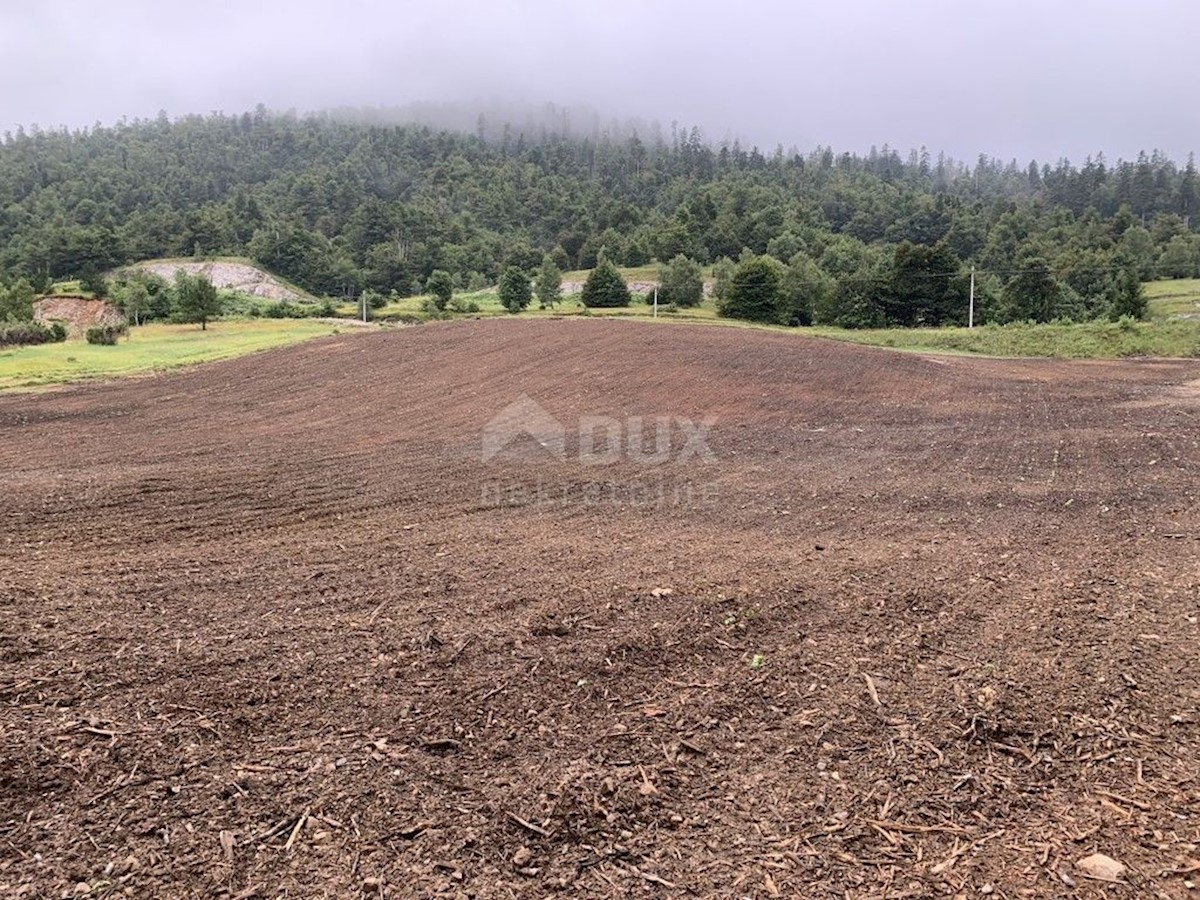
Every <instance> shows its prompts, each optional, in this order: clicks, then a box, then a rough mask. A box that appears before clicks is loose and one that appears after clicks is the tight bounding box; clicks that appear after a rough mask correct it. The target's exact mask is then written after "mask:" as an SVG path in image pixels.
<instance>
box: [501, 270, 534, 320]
mask: <svg viewBox="0 0 1200 900" xmlns="http://www.w3.org/2000/svg"><path fill="white" fill-rule="evenodd" d="M531 299H533V292H532V291H531V290H530V289H529V276H528V275H527V274H525V270H524V269H521V268H518V267H517V266H509V267H508V268H506V269H505V270H504V274H503V275H501V276H500V303H501V305H503V307H504V308H505V309H507V310H508V311H509V312H510V313H519V312H520V311H521V310H523V309H524V308H525V307H527V306H528V305H529V301H530V300H531Z"/></svg>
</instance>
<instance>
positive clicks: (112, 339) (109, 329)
mask: <svg viewBox="0 0 1200 900" xmlns="http://www.w3.org/2000/svg"><path fill="white" fill-rule="evenodd" d="M123 334H129V326H128V325H93V326H92V327H91V328H89V329H88V330H87V342H88V343H89V344H99V345H102V346H105V347H112V346H114V345H115V344H116V343H117V338H119V337H121V335H123Z"/></svg>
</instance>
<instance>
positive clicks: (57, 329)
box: [0, 322, 67, 347]
mask: <svg viewBox="0 0 1200 900" xmlns="http://www.w3.org/2000/svg"><path fill="white" fill-rule="evenodd" d="M66 339H67V330H66V329H65V328H63V327H62V325H60V324H59V323H58V322H55V323H54V324H53V325H50V326H46V325H43V324H41V323H40V322H8V323H4V322H0V347H23V346H24V347H28V346H32V345H34V344H51V343H57V342H58V341H65V340H66Z"/></svg>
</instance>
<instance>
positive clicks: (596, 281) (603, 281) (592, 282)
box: [580, 253, 629, 307]
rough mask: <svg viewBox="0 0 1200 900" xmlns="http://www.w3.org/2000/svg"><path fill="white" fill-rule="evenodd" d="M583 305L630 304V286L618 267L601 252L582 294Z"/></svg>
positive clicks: (610, 305) (612, 305)
mask: <svg viewBox="0 0 1200 900" xmlns="http://www.w3.org/2000/svg"><path fill="white" fill-rule="evenodd" d="M580 296H581V299H582V300H583V305H584V306H588V307H614V306H628V305H629V287H628V285H626V284H625V279H624V278H622V277H621V273H620V272H618V271H617V267H616V266H614V265H613V264H612V263H611V262H609V261H608V257H607V256H606V255H605V254H604V253H601V254H600V257H599V259H597V260H596V268H594V269H592V271H591V274H589V275H588V277H587V281H585V282H584V283H583V293H582V294H581V295H580Z"/></svg>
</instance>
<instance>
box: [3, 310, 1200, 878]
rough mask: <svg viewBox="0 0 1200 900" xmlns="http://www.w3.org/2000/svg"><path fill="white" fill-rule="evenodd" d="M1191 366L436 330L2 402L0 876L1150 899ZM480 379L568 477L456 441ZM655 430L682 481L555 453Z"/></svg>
mask: <svg viewBox="0 0 1200 900" xmlns="http://www.w3.org/2000/svg"><path fill="white" fill-rule="evenodd" d="M1198 377H1200V364H1197V363H1192V362H1179V361H1157V362H1139V361H1124V362H1107V363H1092V364H1086V363H1084V364H1080V363H1062V362H1049V361H1000V360H972V359H959V358H943V359H937V360H932V359H925V358H922V357H920V356H916V355H903V354H897V353H891V352H886V351H877V350H872V349H867V348H861V347H854V346H850V345H846V344H838V343H832V342H825V341H821V340H815V339H805V338H802V337H799V336H795V335H786V334H769V333H762V332H755V331H749V330H740V329H729V328H716V327H712V328H706V327H689V328H672V327H669V326H655V325H652V324H646V323H628V322H614V321H588V320H563V321H537V322H527V321H520V322H505V321H480V322H469V323H463V324H453V325H432V326H425V327H421V328H411V329H404V330H400V331H393V332H386V333H378V334H371V335H354V336H350V335H342V336H339V337H334V338H330V339H328V340H322V341H318V342H313V343H309V344H305V345H303V346H299V347H295V348H291V349H287V350H281V351H272V352H269V353H263V354H257V355H254V356H251V357H245V358H242V359H238V360H234V361H229V362H223V363H217V364H212V365H209V366H205V367H201V368H197V369H193V370H190V371H186V372H181V373H176V374H170V375H164V376H160V377H156V378H152V379H139V380H137V381H129V382H118V383H112V384H107V385H92V386H86V387H79V388H73V389H68V390H66V391H63V392H59V393H55V394H52V395H41V396H33V397H31V396H28V395H22V396H6V397H0V433H3V435H4V440H3V441H2V442H0V465H2V466H3V470H4V472H5V473H6V478H5V486H4V503H3V506H2V507H0V518H2V521H3V530H2V531H0V556H2V558H3V559H4V560H5V563H4V565H3V567H2V568H0V698H2V699H3V704H4V705H3V706H2V707H0V895H3V896H5V897H25V896H39V897H40V896H59V895H62V894H65V893H70V892H72V891H75V890H76V889H78V890H79V891H80V892H82V891H83V890H84V889H85V887H86V888H88V889H90V890H92V891H93V892H94V893H98V894H99V893H102V892H103V891H105V890H107V891H123V892H124V893H125V894H126V895H129V896H136V897H193V896H228V897H251V896H257V897H277V896H284V895H286V896H292V897H315V896H361V895H364V894H366V895H368V896H389V897H433V896H465V897H479V898H493V897H509V896H517V897H542V896H554V895H561V896H584V897H610V896H621V897H624V896H652V895H662V896H697V897H729V898H742V897H753V898H760V897H774V896H781V897H795V896H813V897H855V898H858V897H927V896H963V897H976V896H980V895H991V896H997V897H1022V896H1035V897H1045V896H1097V897H1098V896H1129V897H1133V896H1163V897H1178V896H1184V895H1185V894H1186V893H1187V888H1186V884H1187V881H1188V880H1189V879H1191V880H1196V879H1197V878H1200V869H1198V867H1200V849H1198V847H1197V844H1198V843H1200V783H1198V781H1197V778H1198V776H1200V766H1198V763H1197V760H1198V759H1200V724H1198V722H1200V670H1198V668H1197V648H1198V647H1200V624H1198V622H1200V567H1198V565H1197V549H1198V545H1197V531H1196V525H1197V519H1198V517H1200V514H1198V507H1197V474H1198V470H1200V444H1198V438H1197V435H1200V400H1198V399H1197V397H1196V396H1195V395H1194V393H1189V392H1188V391H1187V390H1185V389H1183V387H1184V386H1185V385H1188V384H1194V383H1195V382H1196V380H1197V378H1198ZM521 394H527V395H529V396H530V397H531V398H533V399H534V400H536V401H537V402H538V403H540V404H541V405H542V406H543V407H544V408H545V409H546V410H547V411H548V412H549V413H550V414H552V415H553V416H555V417H557V418H558V419H559V420H560V421H562V422H564V423H567V424H568V426H569V427H568V438H567V450H566V454H565V458H562V459H560V458H556V457H554V456H552V455H551V454H550V453H548V452H547V451H546V450H545V449H543V448H542V447H540V446H538V445H537V444H536V443H535V442H534V441H533V440H532V439H528V438H526V439H523V440H522V441H519V442H517V444H515V445H514V446H512V447H510V448H509V449H508V450H507V451H506V452H505V453H502V454H500V455H499V456H497V457H496V458H494V459H492V460H491V461H490V462H487V463H484V462H482V461H481V435H482V434H483V431H484V427H485V425H486V423H487V422H489V420H491V419H492V417H493V416H495V415H496V414H497V413H499V412H500V411H501V410H503V409H504V408H505V407H506V406H507V405H508V404H509V403H510V402H512V401H514V400H516V399H517V398H518V397H520V395H521ZM657 414H671V415H674V416H682V417H686V418H688V419H691V420H692V421H693V422H699V421H700V420H702V419H704V418H705V417H706V416H716V417H717V422H716V424H715V425H713V426H712V427H711V429H710V431H709V432H708V440H707V445H708V447H709V448H710V449H711V451H712V453H713V454H715V456H716V457H717V461H716V462H715V463H711V464H706V463H704V462H702V461H697V459H696V458H695V457H694V456H693V457H692V458H690V459H689V460H687V461H686V462H680V461H678V460H675V461H672V462H669V463H666V464H663V465H658V466H647V465H642V464H638V463H635V462H632V461H621V462H617V463H615V464H613V465H610V466H587V465H583V464H581V462H580V461H579V459H578V456H577V453H576V450H577V448H576V440H577V438H575V437H572V436H571V432H572V431H574V426H575V423H576V422H577V421H578V419H579V417H580V416H592V415H594V416H608V417H612V418H615V419H618V420H621V421H624V420H625V419H626V417H628V416H634V415H644V416H655V415H657ZM681 444H682V441H681V440H679V436H678V435H676V444H675V449H676V451H677V452H676V455H677V456H678V455H679V451H680V450H681ZM1094 852H1100V853H1104V854H1107V855H1109V856H1112V857H1115V858H1116V859H1117V860H1119V861H1120V862H1121V863H1123V864H1124V865H1125V866H1126V867H1127V872H1126V874H1125V875H1124V876H1123V880H1124V882H1125V885H1124V886H1114V885H1110V884H1105V883H1102V882H1097V881H1094V880H1089V879H1088V878H1087V876H1086V874H1085V873H1084V872H1083V871H1082V870H1080V869H1079V868H1077V866H1076V862H1077V861H1078V860H1080V859H1082V858H1083V857H1087V856H1089V855H1090V854H1092V853H1094ZM80 885H82V886H80ZM77 886H79V887H78V888H77Z"/></svg>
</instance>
